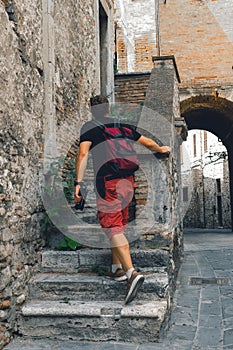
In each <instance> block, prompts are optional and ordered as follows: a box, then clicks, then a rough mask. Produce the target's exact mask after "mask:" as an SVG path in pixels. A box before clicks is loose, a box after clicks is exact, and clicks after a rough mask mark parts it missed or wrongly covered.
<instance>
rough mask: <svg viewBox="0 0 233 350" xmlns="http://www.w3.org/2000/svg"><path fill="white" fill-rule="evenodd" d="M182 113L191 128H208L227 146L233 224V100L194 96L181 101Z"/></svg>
mask: <svg viewBox="0 0 233 350" xmlns="http://www.w3.org/2000/svg"><path fill="white" fill-rule="evenodd" d="M181 114H182V116H183V117H184V118H185V121H186V124H187V126H188V129H189V130H191V129H204V130H208V131H210V132H212V133H213V134H215V135H216V136H217V137H219V138H220V139H221V140H222V143H223V144H224V146H225V147H226V148H227V151H228V159H229V175H230V195H231V222H232V225H233V102H231V101H229V100H226V99H224V98H221V97H215V96H202V95H200V96H194V97H191V98H189V99H187V100H184V101H182V102H181ZM232 228H233V226H232Z"/></svg>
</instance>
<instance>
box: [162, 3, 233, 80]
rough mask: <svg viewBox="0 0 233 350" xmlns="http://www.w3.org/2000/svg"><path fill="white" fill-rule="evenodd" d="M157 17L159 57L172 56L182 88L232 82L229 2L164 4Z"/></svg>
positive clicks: (230, 13) (232, 46) (231, 30)
mask: <svg viewBox="0 0 233 350" xmlns="http://www.w3.org/2000/svg"><path fill="white" fill-rule="evenodd" d="M160 15H161V32H160V33H161V53H162V55H169V54H174V55H175V57H176V60H177V65H178V69H179V73H180V76H181V80H182V82H183V84H184V85H185V84H205V83H207V84H210V83H211V82H212V83H213V84H216V82H219V81H221V82H223V83H224V85H227V83H229V82H231V81H232V74H233V71H232V55H233V42H232V32H233V22H232V16H233V8H232V2H231V1H230V0H227V1H224V2H223V1H211V0H207V1H199V0H188V1H187V0H178V1H177V0H168V1H167V2H166V4H160Z"/></svg>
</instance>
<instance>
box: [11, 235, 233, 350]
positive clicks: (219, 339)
mask: <svg viewBox="0 0 233 350" xmlns="http://www.w3.org/2000/svg"><path fill="white" fill-rule="evenodd" d="M232 284H233V233H232V232H230V231H226V230H215V231H213V230H212V231H211V230H189V231H187V232H186V233H185V255H184V260H183V263H182V266H181V269H180V273H179V277H178V284H177V292H176V295H175V303H174V310H173V312H172V317H171V327H170V329H169V331H168V333H167V334H166V336H165V338H164V339H161V341H160V343H147V344H140V345H139V344H132V343H129V344H125V343H124V344H122V343H110V342H108V343H83V342H64V343H60V342H57V343H56V342H51V343H47V342H46V344H42V343H41V342H39V341H38V345H36V344H35V343H33V345H32V344H31V345H30V343H27V344H26V343H24V344H22V347H21V346H20V347H19V344H17V347H14V345H13V344H11V347H10V350H29V349H30V350H44V349H46V350H85V349H86V350H165V349H166V350H168V349H169V350H214V349H215V350H216V349H217V350H225V349H231V350H233V289H232ZM64 329H65V325H64Z"/></svg>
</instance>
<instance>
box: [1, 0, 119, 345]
mask: <svg viewBox="0 0 233 350" xmlns="http://www.w3.org/2000/svg"><path fill="white" fill-rule="evenodd" d="M107 3H108V7H107V5H106V2H105V1H104V0H103V6H105V9H106V12H107V14H108V15H109V16H110V17H109V30H110V29H111V28H113V21H112V15H113V3H112V2H111V1H110V2H109V1H108V2H107ZM98 4H99V2H98V1H95V2H93V1H91V0H88V1H81V2H78V3H77V2H75V1H72V0H69V1H66V2H65V3H64V2H61V1H59V0H57V1H52V0H43V1H39V0H35V1H34V2H33V3H31V4H30V6H28V4H26V2H24V1H21V0H17V1H10V0H9V1H8V0H4V1H3V0H1V1H0V29H1V30H0V40H1V52H0V71H1V74H0V81H1V84H0V87H1V88H0V89H1V96H0V100H1V103H0V105H1V108H0V114H1V119H0V121H1V125H0V142H1V147H0V168H1V177H0V200H1V206H0V217H1V221H0V229H1V233H0V270H1V282H0V319H1V326H0V348H2V346H4V344H6V343H8V342H9V340H10V334H11V332H12V330H13V329H14V325H15V318H16V312H17V310H18V309H19V308H20V306H21V304H22V303H23V302H24V301H25V299H26V298H27V293H28V290H27V282H28V280H29V279H30V277H31V276H32V274H33V273H34V271H35V270H36V265H37V262H38V259H39V257H40V250H41V247H42V246H43V245H44V243H45V239H44V238H45V237H43V235H42V232H41V220H42V222H43V221H44V209H43V203H42V200H41V195H40V190H41V189H40V184H39V173H40V170H41V168H42V164H43V161H44V145H45V142H46V141H47V139H48V137H49V136H50V135H52V134H53V133H55V135H56V136H57V139H58V140H59V141H61V139H63V140H64V139H66V142H65V146H66V150H65V151H67V150H68V149H69V148H70V147H71V144H69V141H67V139H68V137H69V136H70V133H69V132H67V129H72V135H76V139H77V135H78V134H79V130H80V127H81V124H82V123H83V122H84V121H85V120H87V119H88V117H89V116H88V114H87V113H85V112H86V108H87V104H88V100H89V98H90V96H91V95H92V94H95V93H98V92H99V91H100V73H99V66H98V64H96V62H99V56H98V55H99V49H98V45H99V42H98V38H99V32H98V30H99V29H98V26H99V22H98V19H99V13H98V11H99V10H98ZM109 38H111V33H110V32H109ZM109 42H110V39H109ZM109 55H110V58H111V57H112V56H113V49H112V47H109ZM108 74H109V76H108V79H109V81H108V87H109V89H110V88H111V89H112V82H113V64H112V61H111V62H110V61H109V70H108ZM64 120H66V123H64ZM71 126H73V128H71ZM62 127H63V129H62ZM71 141H72V140H71ZM60 145H62V143H61V142H60Z"/></svg>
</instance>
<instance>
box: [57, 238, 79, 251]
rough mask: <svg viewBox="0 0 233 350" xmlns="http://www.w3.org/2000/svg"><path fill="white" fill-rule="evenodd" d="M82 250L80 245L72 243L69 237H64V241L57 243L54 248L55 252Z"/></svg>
mask: <svg viewBox="0 0 233 350" xmlns="http://www.w3.org/2000/svg"><path fill="white" fill-rule="evenodd" d="M80 248H82V244H81V243H79V242H76V241H74V240H73V239H71V238H69V237H65V239H64V240H63V241H62V242H61V243H59V244H58V245H57V246H56V247H55V250H72V251H75V250H78V249H80Z"/></svg>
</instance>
